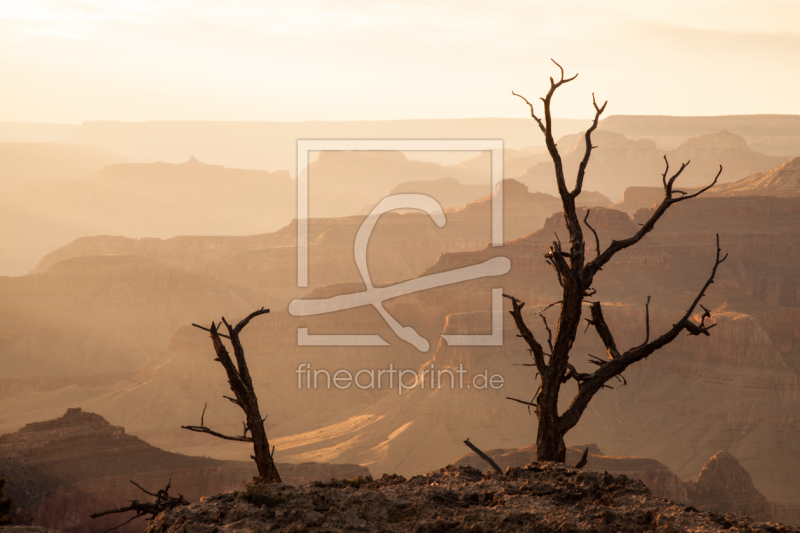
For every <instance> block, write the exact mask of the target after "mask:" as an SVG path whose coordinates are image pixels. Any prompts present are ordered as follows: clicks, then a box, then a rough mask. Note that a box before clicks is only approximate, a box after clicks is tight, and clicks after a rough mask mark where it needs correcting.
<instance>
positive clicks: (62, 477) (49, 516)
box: [0, 408, 369, 533]
mask: <svg viewBox="0 0 800 533" xmlns="http://www.w3.org/2000/svg"><path fill="white" fill-rule="evenodd" d="M278 469H279V471H280V472H281V476H282V477H283V480H284V482H285V483H287V484H302V483H306V482H309V481H313V480H326V479H331V478H342V477H345V478H354V477H358V476H365V475H369V470H368V469H367V468H364V467H361V466H358V465H346V464H345V465H334V464H320V463H304V464H285V463H283V464H280V463H279V464H278ZM256 474H257V472H256V469H255V465H254V464H253V463H248V462H239V461H219V460H216V459H210V458H207V457H191V456H186V455H181V454H177V453H171V452H167V451H164V450H160V449H158V448H155V447H153V446H150V445H149V444H147V443H146V442H144V441H142V440H141V439H139V438H137V437H134V436H131V435H127V434H126V433H125V430H124V428H121V427H118V426H112V425H111V424H109V423H108V422H107V421H106V420H105V419H104V418H103V417H101V416H99V415H97V414H94V413H87V412H84V411H82V410H81V409H77V408H76V409H69V410H68V411H67V412H66V414H65V415H64V416H62V417H60V418H57V419H55V420H49V421H46V422H36V423H32V424H28V425H27V426H25V427H24V428H22V429H20V430H19V431H17V432H16V433H10V434H6V435H2V436H0V477H5V478H7V479H8V493H9V495H11V496H12V497H13V498H14V501H15V504H16V506H17V507H18V509H19V510H20V513H19V516H20V517H23V518H24V519H25V518H26V519H27V520H26V521H29V522H31V523H32V524H34V525H36V526H43V527H47V528H50V529H56V530H59V531H63V532H69V533H82V532H88V531H95V530H98V529H100V530H103V529H106V528H109V527H112V526H115V525H117V524H119V523H121V522H123V521H124V520H125V519H126V518H127V517H123V518H122V519H120V517H119V516H113V515H111V516H106V517H103V518H100V519H97V520H92V519H91V518H89V515H90V514H91V513H93V512H98V511H102V510H105V509H112V508H117V507H121V506H123V505H124V503H125V502H126V501H127V500H132V499H139V500H143V499H147V498H149V496H147V495H144V494H142V493H141V492H140V491H139V489H137V488H136V487H134V486H133V485H132V484H131V483H130V481H129V480H133V481H136V482H137V483H138V484H140V485H142V486H143V487H145V488H147V489H148V490H150V491H153V492H154V491H155V490H158V489H161V488H164V486H165V485H166V484H167V482H168V481H169V480H171V483H172V489H171V492H172V493H173V494H179V493H180V494H183V495H184V496H185V497H186V498H187V499H188V500H189V501H198V500H199V499H200V498H201V497H202V496H205V495H208V494H214V493H217V492H221V491H229V490H234V489H238V488H241V487H242V483H243V481H246V480H250V479H252V477H253V476H254V475H256ZM143 527H144V526H143V522H142V521H141V520H138V521H134V522H132V523H131V524H129V525H127V526H125V529H124V531H126V532H129V533H133V532H137V531H141V530H142V529H143Z"/></svg>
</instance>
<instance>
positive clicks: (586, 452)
mask: <svg viewBox="0 0 800 533" xmlns="http://www.w3.org/2000/svg"><path fill="white" fill-rule="evenodd" d="M588 456H589V448H586V449H585V450H583V455H582V456H581V460H580V461H578V464H576V465H575V468H577V469H578V470H580V469H581V468H583V467H584V466H586V458H587V457H588Z"/></svg>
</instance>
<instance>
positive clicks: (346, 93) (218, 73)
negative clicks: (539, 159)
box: [0, 0, 800, 123]
mask: <svg viewBox="0 0 800 533" xmlns="http://www.w3.org/2000/svg"><path fill="white" fill-rule="evenodd" d="M798 21H800V1H798V0H785V1H784V0H760V1H758V2H756V1H755V0H690V1H683V0H680V1H649V0H622V1H608V2H598V1H597V0H578V1H558V0H548V1H539V0H534V1H493V2H470V1H464V2H455V1H451V2H441V1H436V0H425V1H420V2H413V1H398V2H371V1H359V0H355V1H343V2H315V1H305V0H300V1H297V0H294V1H288V0H285V1H281V2H265V1H252V2H249V1H225V2H215V1H203V0H191V1H189V0H174V1H155V0H144V1H138V2H135V1H117V0H102V1H101V0H97V1H91V0H89V1H63V2H59V1H38V0H24V1H20V0H0V73H2V74H1V76H2V82H1V83H0V98H2V102H3V104H2V105H0V121H33V122H64V123H79V122H82V121H84V120H97V119H119V120H136V121H138V120H154V119H164V120H173V119H192V120H292V121H294V120H314V119H318V120H341V119H352V120H362V119H397V118H448V117H488V116H500V117H524V116H526V109H525V108H524V105H522V103H521V102H520V101H519V100H517V99H515V98H513V97H512V96H511V90H512V89H513V90H515V91H517V92H521V93H523V94H525V95H527V96H530V97H538V96H541V95H543V94H544V92H545V91H546V89H547V83H548V82H547V77H548V76H550V75H553V74H555V67H554V66H553V65H552V64H551V63H550V62H549V58H550V57H553V58H555V59H556V60H557V61H559V62H561V64H562V65H564V67H565V69H566V70H567V71H568V73H573V72H579V73H580V76H579V77H578V80H576V82H574V83H573V84H571V85H570V87H569V88H568V89H566V90H565V91H563V93H562V94H561V95H560V99H559V100H558V101H557V102H556V104H555V109H554V114H555V115H557V116H561V117H573V118H584V117H588V116H590V115H591V112H592V108H591V92H592V91H594V92H596V93H597V96H598V98H600V99H603V100H605V99H608V100H609V101H610V102H609V107H608V110H607V114H668V115H720V114H740V113H742V114H748V113H793V114H798V113H800V97H798V94H800V24H798Z"/></svg>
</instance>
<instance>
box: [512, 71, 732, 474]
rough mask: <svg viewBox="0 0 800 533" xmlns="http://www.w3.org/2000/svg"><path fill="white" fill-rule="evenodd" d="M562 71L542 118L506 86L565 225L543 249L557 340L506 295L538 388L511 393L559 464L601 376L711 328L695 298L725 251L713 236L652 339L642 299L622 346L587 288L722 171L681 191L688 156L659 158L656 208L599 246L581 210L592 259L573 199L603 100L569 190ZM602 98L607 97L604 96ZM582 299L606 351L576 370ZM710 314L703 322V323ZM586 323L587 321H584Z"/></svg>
mask: <svg viewBox="0 0 800 533" xmlns="http://www.w3.org/2000/svg"><path fill="white" fill-rule="evenodd" d="M553 63H555V64H556V66H558V68H559V70H560V71H561V78H560V79H559V80H558V81H555V80H554V79H553V78H550V90H549V91H548V92H547V95H546V96H545V97H544V98H541V100H542V101H543V102H544V120H542V119H541V118H539V117H538V116H537V115H536V112H535V110H534V106H533V104H531V103H530V102H529V101H528V100H527V99H526V98H525V97H523V96H520V95H518V94H516V93H514V92H513V91H512V94H513V95H514V96H518V97H520V98H522V100H524V101H525V103H526V104H527V105H528V107H529V108H530V113H531V117H532V118H533V119H534V120H535V121H536V123H537V124H538V125H539V128H540V129H541V130H542V133H543V134H544V138H545V144H546V145H547V151H548V152H549V154H550V157H551V159H552V160H553V165H554V167H555V176H556V182H557V185H558V193H559V196H560V197H561V203H562V206H563V213H564V219H565V221H566V225H567V230H568V231H569V249H567V250H564V249H562V247H561V243H560V242H558V241H556V242H553V244H552V245H551V246H550V249H549V251H548V252H547V253H546V254H544V257H545V260H546V261H547V263H548V264H549V265H550V266H551V267H552V268H553V270H555V274H556V277H557V279H558V283H559V284H560V285H561V287H562V289H563V290H562V299H561V301H559V302H556V303H554V304H552V305H553V306H560V313H559V319H558V325H557V327H556V332H555V340H553V334H552V331H551V330H550V328H549V327H548V325H547V320H546V319H545V317H544V315H543V314H542V313H539V316H540V317H541V318H542V320H543V321H544V326H545V329H546V331H547V349H548V351H545V348H544V347H543V346H542V344H541V343H540V342H539V341H538V340H537V339H536V337H535V336H534V334H533V332H532V331H531V330H530V329H529V328H528V326H527V325H526V324H525V321H524V320H523V318H522V308H523V307H524V305H525V303H524V302H522V301H520V300H518V299H516V298H514V297H513V296H509V295H504V296H505V297H506V298H509V299H510V300H511V305H512V310H511V311H510V313H511V316H513V317H514V322H515V324H516V326H517V329H518V330H519V336H520V337H522V338H523V339H524V340H525V342H526V343H527V345H528V348H529V349H530V352H531V354H532V356H533V359H534V363H535V366H536V370H537V371H538V374H539V376H540V377H541V383H540V385H539V388H538V390H537V392H536V393H535V394H534V397H533V399H532V400H531V401H530V402H526V401H522V400H518V399H515V398H509V399H511V400H514V401H517V402H520V403H523V404H526V405H528V406H529V408H530V407H534V409H535V411H536V415H537V418H538V422H539V427H538V433H537V436H536V446H537V452H536V453H537V459H538V460H539V461H556V462H561V463H563V462H564V460H565V456H566V446H565V445H564V435H565V434H566V433H567V432H568V431H569V430H570V429H572V428H573V427H575V425H576V424H577V423H578V420H580V418H581V415H582V414H583V412H584V410H585V409H586V407H587V406H588V405H589V402H590V400H591V399H592V398H593V397H594V395H595V394H596V393H597V392H598V391H599V390H600V389H602V388H604V387H608V385H606V383H607V382H608V381H609V380H611V379H614V378H618V379H619V376H620V375H621V374H622V372H623V371H625V369H626V368H628V367H629V366H630V365H632V364H633V363H635V362H637V361H641V360H642V359H644V358H646V357H647V356H649V355H650V354H652V353H653V352H655V351H656V350H658V349H659V348H662V347H663V346H665V345H667V344H669V343H670V342H672V341H673V340H674V339H675V338H676V337H677V336H678V334H679V333H681V332H682V331H686V332H687V333H688V334H689V335H709V330H710V329H711V328H712V327H714V325H715V324H714V323H713V321H712V320H711V312H710V311H709V310H708V309H706V308H705V307H703V306H702V305H700V300H701V299H702V298H703V296H704V295H705V291H706V290H707V289H708V287H709V286H710V285H711V284H712V283H713V282H714V276H715V275H716V273H717V268H718V267H719V265H720V263H722V262H723V261H724V260H725V258H726V257H727V255H726V256H724V257H721V255H720V254H721V251H720V247H719V236H717V254H716V259H715V261H714V266H713V268H712V269H711V274H710V275H709V277H708V279H707V281H706V282H705V284H704V285H703V286H702V288H701V289H700V291H699V292H698V293H697V296H696V297H695V298H694V300H693V301H692V303H691V305H689V308H688V309H687V310H686V312H685V313H684V314H683V316H681V317H680V318H679V319H678V321H677V322H675V324H674V325H673V326H672V328H671V329H670V330H669V331H667V332H665V333H664V334H662V335H661V336H659V337H656V338H654V339H652V340H651V339H650V310H649V304H650V299H649V298H648V300H647V304H646V305H645V327H646V330H647V336H646V339H645V341H644V342H643V343H642V344H640V345H638V346H634V347H632V348H630V349H628V350H625V351H621V350H620V349H619V348H618V347H617V343H616V341H615V340H614V336H613V335H612V333H611V330H610V329H609V327H608V325H607V324H606V321H605V319H604V318H603V309H602V306H601V305H600V302H599V301H591V300H590V298H591V297H592V296H593V295H594V294H595V289H594V288H592V284H593V282H594V277H595V275H597V273H598V272H600V270H601V269H602V268H603V267H604V266H605V265H606V264H607V263H608V262H609V261H610V260H611V258H613V257H614V256H615V255H616V254H617V253H618V252H620V251H622V250H624V249H626V248H629V247H631V246H633V245H635V244H636V243H638V242H639V241H641V240H642V238H644V236H645V235H647V234H648V233H649V232H650V231H651V230H652V229H653V227H654V226H655V224H656V222H657V221H658V220H659V219H660V218H661V217H662V216H663V215H664V213H665V212H666V211H667V209H669V208H670V207H672V206H673V205H675V204H677V203H678V202H683V201H685V200H689V199H691V198H695V197H697V196H699V195H700V194H702V193H704V192H705V191H707V190H708V189H710V188H711V187H712V186H713V185H714V184H715V183H716V182H717V179H718V178H719V175H720V173H722V166H720V168H719V172H717V175H716V177H714V180H713V181H712V182H711V184H710V185H709V186H707V187H705V188H702V189H700V190H699V191H697V192H694V193H692V194H687V193H685V192H683V191H680V190H678V189H676V188H675V180H677V179H678V177H679V176H680V175H681V173H682V172H683V170H684V169H685V168H686V166H687V165H688V164H689V162H688V161H687V162H686V163H683V164H682V165H681V167H680V168H679V169H678V170H677V171H675V172H674V173H673V174H672V175H671V176H670V175H669V163H668V162H667V160H666V157H665V158H664V161H665V163H666V169H665V170H664V174H663V176H662V184H663V186H664V199H663V200H662V201H661V203H660V204H659V205H658V206H657V207H656V208H655V211H654V212H653V214H652V215H651V216H650V218H649V219H648V220H647V222H645V223H644V224H642V225H641V227H640V228H639V230H638V231H637V232H636V233H635V234H634V235H632V236H630V237H628V238H626V239H623V240H621V241H617V240H612V241H611V244H609V245H608V246H607V247H606V248H605V249H604V250H602V251H601V249H600V240H599V238H598V236H597V232H595V231H594V229H592V227H591V226H590V225H589V223H588V217H589V211H587V212H586V217H585V218H584V223H585V224H586V226H587V227H588V228H589V229H590V230H591V231H592V233H593V235H594V244H595V248H596V256H595V258H594V259H592V260H591V261H588V260H587V257H586V243H585V242H584V239H583V231H582V229H581V225H580V221H579V219H578V213H577V211H576V209H575V200H576V198H577V197H578V195H580V194H581V190H582V187H583V180H584V176H585V174H586V165H587V164H588V163H589V157H590V156H591V154H592V149H593V148H596V146H592V133H593V132H594V131H595V130H596V129H597V124H598V121H599V119H600V115H601V114H602V113H603V111H604V110H605V108H606V104H605V103H604V104H603V105H602V106H599V105H598V104H597V101H596V100H595V99H594V95H592V103H593V104H594V109H595V116H594V121H593V122H592V125H591V126H590V127H589V128H588V129H587V130H586V133H585V134H584V140H585V143H586V146H585V152H584V154H583V159H582V160H581V162H580V165H579V167H578V172H577V176H576V179H575V187H574V188H573V189H572V190H570V189H569V188H568V187H567V184H566V181H565V178H564V168H563V164H562V160H561V155H560V154H559V153H558V149H557V148H556V143H555V140H554V139H553V127H552V117H551V114H550V104H551V101H552V98H553V94H554V93H555V92H556V90H557V89H558V88H559V87H561V86H562V85H563V84H565V83H568V82H570V81H572V80H574V79H575V78H576V77H577V74H576V75H575V76H573V77H571V78H566V79H565V78H564V69H563V68H561V65H559V64H558V63H556V62H555V61H553ZM606 103H607V102H606ZM584 304H588V307H589V316H590V317H589V318H587V319H586V320H587V322H588V323H589V325H591V326H593V327H594V329H595V330H596V331H597V333H598V335H599V336H600V339H601V340H602V342H603V345H604V346H605V350H606V358H605V359H599V358H595V360H592V361H591V362H592V363H594V364H595V365H597V367H598V368H597V370H595V371H594V372H591V373H582V372H578V371H577V370H576V369H575V367H574V366H573V365H572V364H570V352H571V351H572V345H573V343H574V342H575V337H576V335H577V332H578V326H579V325H580V323H581V317H582V314H583V306H584ZM698 306H699V307H701V308H702V309H703V314H702V316H701V318H700V322H699V323H696V322H694V321H693V320H692V314H693V313H694V310H695V309H696V308H697V307H698ZM706 320H709V323H706ZM587 327H588V326H587ZM571 379H572V380H575V381H576V382H577V385H578V392H577V393H576V394H575V396H574V398H573V399H572V403H571V404H570V406H569V407H568V408H567V409H566V411H564V412H563V413H561V414H559V412H558V397H559V393H560V391H561V386H562V385H563V384H565V383H567V382H568V381H569V380H571Z"/></svg>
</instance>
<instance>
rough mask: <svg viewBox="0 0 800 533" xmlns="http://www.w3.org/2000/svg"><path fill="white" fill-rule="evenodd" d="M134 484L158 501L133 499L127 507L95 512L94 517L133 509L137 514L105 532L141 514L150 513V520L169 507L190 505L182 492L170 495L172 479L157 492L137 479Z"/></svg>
mask: <svg viewBox="0 0 800 533" xmlns="http://www.w3.org/2000/svg"><path fill="white" fill-rule="evenodd" d="M131 483H133V484H134V485H136V486H137V487H138V488H139V490H141V491H142V492H144V493H145V494H149V495H150V496H153V497H154V498H155V499H156V501H155V502H153V503H150V502H140V501H139V500H131V501H130V505H128V506H125V507H120V508H119V509H108V510H107V511H101V512H99V513H94V514H92V515H89V516H91V517H92V518H100V517H101V516H105V515H108V514H116V513H129V512H131V511H135V512H136V514H135V515H133V516H132V517H131V518H130V519H129V520H127V521H125V522H123V523H121V524H120V525H118V526H114V527H112V528H110V529H106V530H105V531H104V532H103V533H108V532H109V531H113V530H115V529H119V528H121V527H122V526H124V525H126V524H130V523H131V522H133V521H134V520H136V519H137V518H139V517H140V516H145V515H148V514H149V515H150V518H149V519H148V520H152V519H153V518H155V517H156V516H158V515H159V514H161V513H163V512H164V511H166V510H167V509H172V508H174V507H180V506H184V505H189V502H187V501H186V498H184V497H183V495H182V494H178V495H177V496H170V495H169V487H170V483H171V480H170V481H168V482H167V486H166V488H164V489H161V490H159V491H158V492H156V493H155V494H153V493H152V492H150V491H149V490H145V489H144V488H142V486H141V485H139V484H138V483H136V482H135V481H131Z"/></svg>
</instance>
